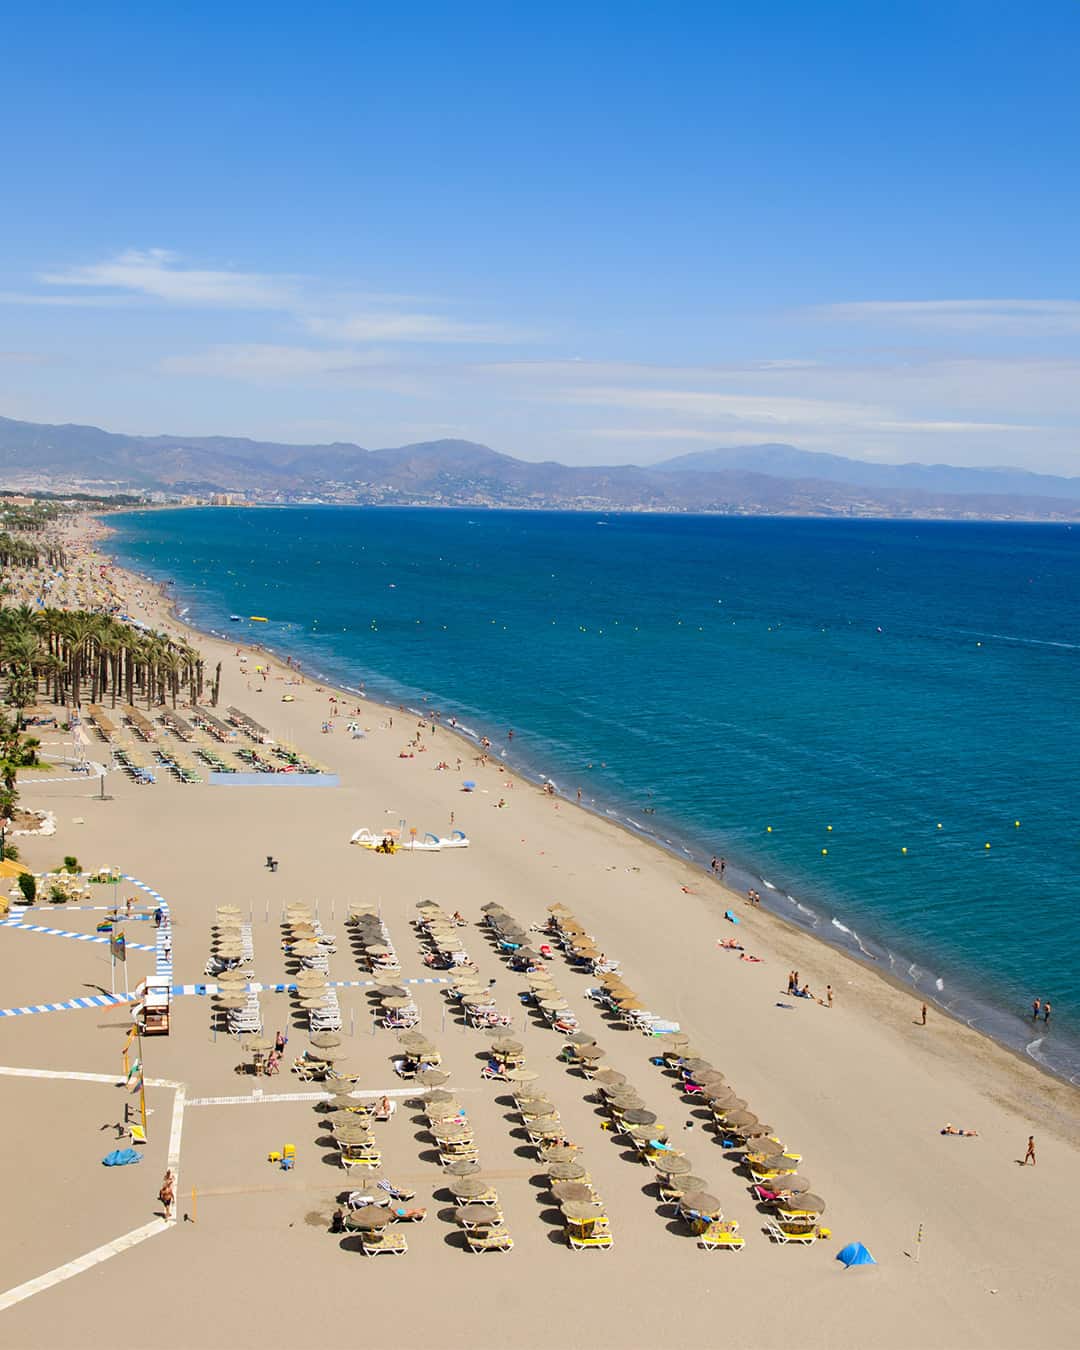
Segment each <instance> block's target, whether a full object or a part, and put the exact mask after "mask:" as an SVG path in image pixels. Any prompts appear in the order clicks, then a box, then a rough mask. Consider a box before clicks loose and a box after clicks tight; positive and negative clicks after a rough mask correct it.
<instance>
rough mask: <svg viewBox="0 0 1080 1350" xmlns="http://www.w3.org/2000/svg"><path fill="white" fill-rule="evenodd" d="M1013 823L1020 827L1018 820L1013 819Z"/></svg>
mask: <svg viewBox="0 0 1080 1350" xmlns="http://www.w3.org/2000/svg"><path fill="white" fill-rule="evenodd" d="M1013 824H1014V825H1015V826H1016V828H1017V829H1019V828H1020V822H1019V821H1018V820H1014V821H1013Z"/></svg>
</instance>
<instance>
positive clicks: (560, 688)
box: [112, 507, 1080, 1074]
mask: <svg viewBox="0 0 1080 1350" xmlns="http://www.w3.org/2000/svg"><path fill="white" fill-rule="evenodd" d="M112 523H113V524H115V525H116V526H117V527H118V531H119V532H118V534H117V535H116V537H115V538H114V540H113V543H112V547H113V549H114V551H115V552H116V554H117V556H118V557H119V558H120V559H121V560H122V561H124V562H125V563H127V564H129V565H130V566H133V567H134V568H136V569H138V570H141V571H144V572H147V573H150V574H152V575H154V576H157V577H158V578H170V579H172V580H174V582H175V585H176V594H177V599H178V603H180V604H181V606H182V607H188V608H189V610H190V613H189V615H188V617H189V618H190V620H191V621H192V622H194V623H196V624H197V625H199V626H201V627H204V628H209V629H215V630H217V631H226V630H227V631H229V632H230V633H235V634H236V636H237V637H239V636H241V633H242V635H243V637H244V638H245V639H246V640H261V641H264V642H266V643H268V644H269V645H271V646H274V647H276V648H278V649H279V650H281V651H287V652H291V653H293V654H294V655H296V656H298V657H299V658H300V659H301V660H302V661H303V662H304V665H305V668H307V669H309V670H313V671H319V672H321V673H324V674H326V675H332V676H334V677H335V678H337V679H340V680H342V681H343V682H345V683H348V684H350V685H352V686H354V687H356V686H358V685H359V683H360V682H361V681H366V684H367V688H368V690H369V691H370V692H372V693H373V694H382V695H386V696H393V697H394V698H395V699H398V700H404V699H406V698H407V699H410V700H419V699H420V698H423V697H427V698H428V700H429V702H430V706H431V707H435V708H439V709H441V710H442V712H443V714H444V716H450V715H456V716H457V718H458V719H459V721H460V722H462V723H463V724H465V725H466V726H467V727H469V728H470V729H472V730H474V731H475V732H477V733H487V734H488V735H490V736H491V738H492V740H493V741H494V742H495V743H496V747H497V748H498V747H507V746H508V742H507V740H506V731H507V729H508V728H510V727H512V728H513V729H514V732H515V735H514V739H513V742H512V745H509V747H508V749H509V757H510V758H511V759H512V760H513V761H514V762H515V763H516V764H518V765H519V766H520V767H522V768H524V769H526V770H530V771H532V772H534V773H543V774H547V775H549V776H550V777H552V778H553V779H554V780H555V781H556V782H557V783H558V785H559V787H560V789H561V790H562V791H564V792H566V793H567V794H568V795H571V796H572V795H574V793H575V790H576V789H577V788H578V787H581V788H582V791H583V794H584V796H585V798H586V800H595V802H596V804H597V807H598V809H600V810H606V811H609V812H611V813H614V814H615V815H616V816H617V817H618V818H620V819H627V820H630V821H633V822H635V823H636V824H637V825H638V826H640V827H642V828H645V829H647V830H649V831H650V832H653V833H656V834H657V835H658V836H659V837H660V838H662V839H663V840H665V841H667V842H668V843H669V844H670V845H671V846H672V847H675V848H681V849H683V850H689V851H690V852H691V853H692V854H693V855H694V856H695V857H700V858H702V859H703V860H705V861H707V860H708V857H709V856H711V855H712V854H713V853H716V852H718V853H723V854H725V855H726V857H727V858H728V861H729V877H734V878H735V879H736V880H739V881H741V882H742V883H743V884H744V885H745V884H751V881H752V880H753V879H754V878H757V879H758V880H756V881H753V884H756V885H757V886H758V888H759V889H761V890H762V891H763V894H764V896H765V899H766V903H768V904H770V905H771V906H772V907H773V908H775V909H777V910H778V911H779V912H781V913H784V914H786V915H788V917H791V918H794V919H797V920H799V921H801V922H803V923H806V924H808V925H809V926H811V927H813V928H815V929H816V930H817V931H818V932H819V933H820V934H821V935H822V936H827V937H829V938H831V939H833V940H837V941H842V942H846V943H849V944H853V945H855V946H857V947H858V948H860V949H861V950H863V952H864V954H865V955H867V956H868V957H870V958H872V959H874V960H875V962H877V963H880V964H881V965H883V966H884V967H885V968H887V969H890V970H892V971H893V972H894V973H896V974H898V975H901V976H904V977H905V978H911V979H913V980H914V981H915V982H916V983H918V985H919V987H920V988H922V989H924V990H926V991H927V992H929V993H931V994H932V995H933V997H934V998H935V999H936V1000H938V1001H939V1002H940V1003H942V1004H943V1005H946V1006H948V1007H950V1008H952V1009H953V1010H954V1011H956V1012H957V1013H958V1014H959V1015H963V1016H966V1017H968V1018H969V1019H971V1020H973V1021H975V1022H976V1023H977V1024H978V1025H980V1026H983V1027H985V1028H986V1029H988V1030H991V1031H992V1032H993V1033H994V1034H996V1035H998V1036H999V1037H1000V1038H1001V1039H1003V1040H1005V1041H1007V1042H1008V1043H1010V1044H1012V1045H1015V1046H1018V1047H1025V1048H1027V1049H1028V1051H1029V1053H1030V1054H1032V1055H1033V1057H1035V1058H1038V1059H1041V1060H1043V1061H1044V1062H1046V1063H1048V1064H1049V1065H1051V1066H1052V1067H1055V1068H1057V1069H1059V1070H1060V1071H1063V1072H1066V1073H1070V1074H1080V1035H1078V1027H1080V993H1078V991H1077V986H1076V985H1074V983H1073V974H1074V972H1073V970H1072V960H1073V958H1074V952H1075V948H1076V939H1077V936H1078V929H1080V925H1078V923H1077V919H1076V894H1077V883H1076V874H1077V867H1078V864H1080V809H1078V805H1077V795H1076V792H1075V789H1074V784H1073V779H1074V774H1075V770H1076V765H1077V762H1078V757H1080V756H1078V752H1080V730H1078V727H1077V722H1076V716H1075V705H1076V687H1077V684H1076V682H1077V674H1078V660H1080V610H1078V604H1077V597H1078V596H1080V532H1074V531H1073V530H1071V529H1070V528H1069V527H1067V526H1028V525H982V524H978V525H968V524H913V523H893V522H866V521H801V520H760V519H753V520H741V519H731V518H717V517H692V518H691V517H662V516H605V517H595V516H591V515H589V516H586V515H567V514H547V513H516V512H483V513H476V514H472V515H470V514H469V513H468V512H464V511H430V510H415V511H413V510H377V509H371V508H351V507H350V508H311V509H308V508H281V509H276V508H272V509H266V510H257V511H244V510H230V509H220V508H218V509H206V510H195V511H162V512H156V513H148V514H137V515H132V516H126V517H114V518H113V521H112ZM232 613H239V614H242V615H245V616H246V615H250V614H253V613H254V614H265V615H267V616H268V617H269V618H270V623H269V624H265V625H264V624H258V625H251V624H249V623H247V622H244V623H243V624H230V622H229V615H230V614H232ZM238 630H239V631H238ZM1015 821H1019V822H1020V825H1019V828H1017V827H1016V825H1015V824H1014V822H1015ZM770 826H771V830H770V829H769V827H770ZM829 826H831V827H832V828H831V829H829V828H828V827H829ZM987 843H989V844H990V845H991V847H990V848H989V849H987V848H986V847H985V845H986V844H987ZM903 849H906V850H907V852H906V853H904V852H902V850H903ZM823 850H827V853H823ZM760 878H766V879H767V883H766V885H765V886H763V885H762V883H761V881H760ZM771 888H775V889H771ZM1036 995H1038V996H1040V997H1042V998H1049V999H1051V1000H1052V1002H1053V1005H1054V1021H1053V1024H1052V1026H1051V1028H1050V1029H1049V1031H1048V1032H1046V1033H1045V1034H1044V1029H1043V1026H1042V1024H1041V1023H1040V1024H1039V1027H1038V1029H1037V1031H1033V1029H1032V1025H1031V1021H1030V1018H1029V1017H1027V1016H1025V1013H1026V1010H1027V1009H1028V1007H1029V1006H1030V1003H1031V1000H1032V998H1033V997H1034V996H1036Z"/></svg>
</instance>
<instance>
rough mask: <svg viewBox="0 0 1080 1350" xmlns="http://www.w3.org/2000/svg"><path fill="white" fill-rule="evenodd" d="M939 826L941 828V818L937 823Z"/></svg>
mask: <svg viewBox="0 0 1080 1350" xmlns="http://www.w3.org/2000/svg"><path fill="white" fill-rule="evenodd" d="M937 827H938V829H939V830H940V829H941V821H940V820H939V821H938V823H937Z"/></svg>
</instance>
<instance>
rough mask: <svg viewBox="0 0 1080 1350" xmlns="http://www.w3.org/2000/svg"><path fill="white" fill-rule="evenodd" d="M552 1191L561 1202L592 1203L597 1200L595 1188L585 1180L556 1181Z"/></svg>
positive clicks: (573, 1203) (574, 1203)
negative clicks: (594, 1192)
mask: <svg viewBox="0 0 1080 1350" xmlns="http://www.w3.org/2000/svg"><path fill="white" fill-rule="evenodd" d="M551 1193H552V1195H553V1196H554V1197H555V1199H556V1200H558V1201H559V1203H560V1204H564V1205H565V1204H572V1205H591V1204H593V1203H594V1202H595V1197H594V1195H593V1188H592V1187H591V1186H587V1185H586V1184H585V1182H584V1181H556V1182H553V1183H552V1186H551Z"/></svg>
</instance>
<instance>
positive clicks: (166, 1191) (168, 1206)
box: [158, 1167, 176, 1223]
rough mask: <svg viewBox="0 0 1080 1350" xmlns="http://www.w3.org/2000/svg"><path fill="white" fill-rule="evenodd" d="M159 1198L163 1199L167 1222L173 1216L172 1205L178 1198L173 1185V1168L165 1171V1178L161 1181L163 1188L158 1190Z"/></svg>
mask: <svg viewBox="0 0 1080 1350" xmlns="http://www.w3.org/2000/svg"><path fill="white" fill-rule="evenodd" d="M158 1199H159V1200H160V1201H161V1207H162V1209H164V1211H165V1221H166V1223H167V1222H168V1221H169V1219H171V1218H172V1207H173V1203H174V1202H175V1200H176V1191H175V1189H174V1187H173V1174H172V1168H171V1167H170V1168H169V1170H168V1171H167V1172H166V1173H165V1180H164V1181H163V1182H162V1183H161V1190H160V1191H158Z"/></svg>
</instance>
